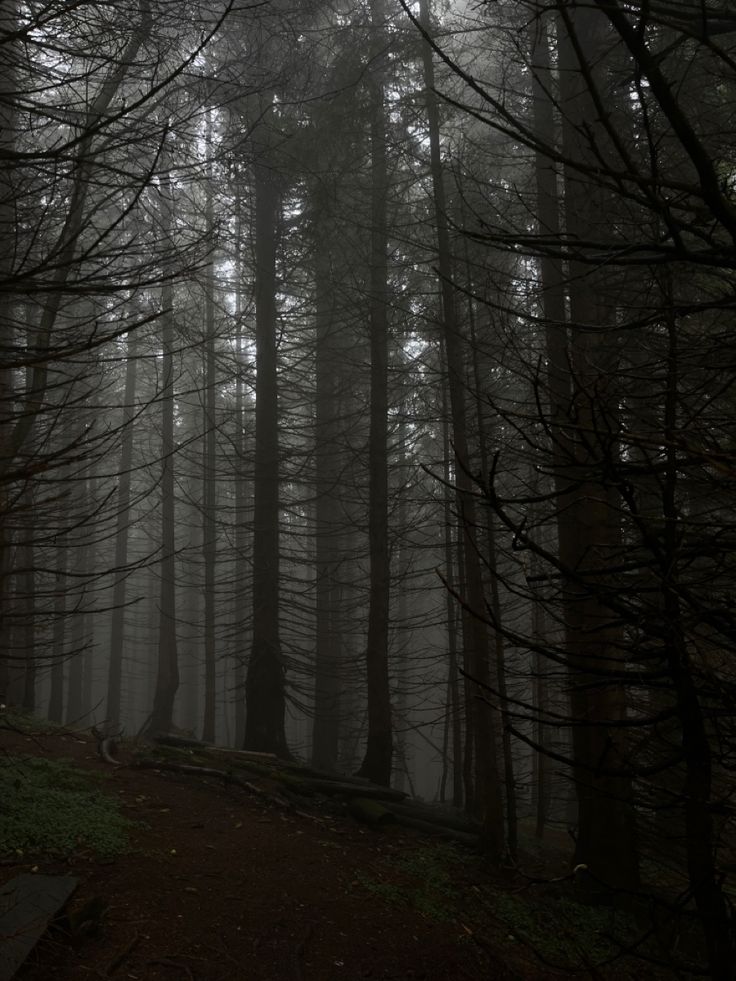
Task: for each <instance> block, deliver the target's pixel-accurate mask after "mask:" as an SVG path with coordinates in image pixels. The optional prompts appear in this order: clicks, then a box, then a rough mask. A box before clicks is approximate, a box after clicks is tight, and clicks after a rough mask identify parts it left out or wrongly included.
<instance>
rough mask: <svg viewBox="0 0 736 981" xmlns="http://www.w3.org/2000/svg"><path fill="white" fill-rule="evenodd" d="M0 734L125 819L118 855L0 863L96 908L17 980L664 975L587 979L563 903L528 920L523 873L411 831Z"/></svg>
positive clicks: (619, 969) (81, 748) (22, 735)
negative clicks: (92, 783)
mask: <svg viewBox="0 0 736 981" xmlns="http://www.w3.org/2000/svg"><path fill="white" fill-rule="evenodd" d="M0 737H1V738H0V747H2V749H3V751H4V753H5V755H6V759H7V760H10V759H14V758H15V759H17V758H18V757H21V756H28V757H42V758H44V759H46V760H52V761H53V760H60V759H65V760H69V761H72V762H73V764H74V765H75V766H77V767H80V768H83V769H84V770H85V771H89V772H90V773H98V774H101V775H102V776H101V777H100V778H99V779H98V778H95V779H96V782H97V783H98V784H99V785H100V787H101V788H102V792H103V793H104V794H105V795H109V796H111V797H112V798H114V800H115V801H116V802H117V805H118V808H119V810H120V812H121V813H122V814H123V815H124V816H125V817H126V818H128V819H129V820H130V821H131V822H132V825H131V827H130V831H129V847H128V848H127V850H126V852H125V853H124V854H120V855H118V856H117V857H109V856H108V857H104V858H100V857H99V855H98V854H97V853H95V852H94V851H93V850H91V849H90V848H85V847H84V846H82V845H81V844H80V846H79V847H78V848H73V849H71V850H70V852H69V853H68V854H67V855H66V857H65V858H64V859H63V860H61V859H59V858H58V857H57V858H55V859H54V858H49V857H44V856H42V855H34V854H30V853H26V852H23V853H21V850H20V849H19V850H18V853H16V854H15V855H13V856H10V857H7V856H6V857H5V858H4V859H2V865H1V866H0V885H1V884H2V883H3V882H6V881H8V880H10V879H12V878H13V877H14V876H16V875H18V874H19V873H22V872H38V873H52V874H55V873H59V874H64V875H73V876H75V877H77V878H78V880H79V885H78V888H77V891H76V893H75V895H74V897H73V899H72V901H71V905H70V909H71V911H72V913H73V911H74V910H75V909H81V908H84V907H85V906H86V905H87V904H88V903H89V902H90V900H93V904H92V905H93V907H94V903H95V902H96V901H97V900H98V899H99V900H101V903H99V904H98V906H99V907H100V908H102V907H103V906H104V915H102V917H101V918H100V922H99V923H94V924H93V926H95V927H98V926H99V929H91V930H84V931H80V932H79V935H75V932H74V930H73V929H72V930H71V931H66V932H65V931H61V930H56V931H54V930H51V931H49V932H47V933H46V935H45V936H44V937H43V938H42V940H41V941H40V942H39V944H38V945H37V946H36V948H35V950H34V951H33V952H32V953H31V955H30V957H29V959H28V961H27V962H26V964H25V966H24V967H23V968H22V969H21V970H20V971H19V973H18V974H17V975H16V977H17V979H18V981H84V979H92V981H96V979H103V981H108V979H112V981H118V979H119V981H124V979H130V981H138V979H140V981H149V979H150V981H155V979H160V981H180V979H181V981H359V979H371V981H380V979H382V981H399V979H401V981H409V979H411V981H476V979H477V981H480V979H484V981H490V979H493V981H510V979H550V981H552V979H557V978H560V979H562V978H571V977H591V976H594V977H608V978H631V979H641V978H645V977H655V976H661V975H656V974H654V973H650V972H649V970H645V969H643V967H644V966H643V965H642V964H641V963H632V964H631V965H630V966H627V963H626V961H625V960H624V961H621V960H618V961H616V962H615V965H614V966H613V967H612V968H609V969H608V970H606V971H605V973H601V972H599V971H595V972H594V971H593V970H592V968H591V966H590V960H589V959H590V958H591V957H593V956H594V954H595V951H594V953H592V954H591V953H590V952H589V951H587V952H586V950H585V949H583V947H581V946H580V945H579V940H580V936H579V933H580V923H579V922H578V923H574V922H573V923H571V922H570V920H569V917H568V919H567V920H566V919H565V918H564V916H563V915H562V912H563V911H562V906H563V905H564V903H561V904H560V917H559V918H557V917H556V914H554V915H555V919H554V921H550V919H549V917H550V915H551V914H550V912H549V911H550V907H549V906H546V907H545V911H543V913H540V910H539V908H536V909H535V910H534V913H533V914H532V912H531V911H530V910H531V907H530V906H529V901H530V899H529V893H530V892H533V891H534V887H532V886H530V885H529V883H528V881H526V880H523V879H521V878H520V877H519V875H518V873H516V872H513V871H511V870H507V871H506V872H491V871H489V870H487V869H485V868H484V867H483V863H482V861H481V859H480V858H479V856H478V855H477V854H473V853H472V852H470V851H468V850H466V849H462V848H458V847H455V846H451V845H448V844H445V843H438V842H436V841H435V840H433V839H431V838H428V837H426V836H423V835H422V834H421V833H419V832H415V831H413V830H410V829H405V828H401V827H399V826H397V825H391V826H388V827H386V828H384V829H382V830H380V831H378V830H374V829H372V828H369V827H365V826H362V825H361V824H359V823H357V822H356V821H355V820H354V819H353V818H351V817H350V815H349V814H347V813H345V812H340V811H339V810H338V809H336V806H335V805H334V802H333V803H330V804H329V805H328V804H327V803H326V802H320V801H317V800H311V801H309V802H307V803H306V805H305V806H304V807H303V808H302V807H299V808H298V809H294V808H292V809H288V808H284V807H281V806H279V804H278V803H277V802H275V799H274V801H273V802H272V801H271V800H269V788H268V786H267V781H261V785H260V787H259V788H258V789H259V791H260V792H261V793H260V794H259V795H256V794H253V793H249V792H248V790H247V789H246V788H244V787H241V786H237V785H228V786H224V785H223V783H222V781H220V780H217V779H216V778H206V779H202V778H200V777H192V776H188V775H185V774H181V773H167V772H163V771H157V770H153V769H138V768H134V767H132V766H127V765H123V766H116V767H112V766H110V765H109V764H108V763H105V762H103V761H102V760H101V759H100V758H99V756H98V754H97V752H96V743H95V740H94V739H93V738H92V737H91V736H90V735H89V734H84V733H72V732H68V731H67V732H65V731H56V732H38V733H36V732H34V733H28V732H21V731H7V730H5V731H2V733H0ZM120 760H121V762H123V763H126V762H127V761H128V760H127V759H126V753H125V751H124V750H122V751H121V752H120ZM44 765H45V764H44ZM80 841H81V837H80ZM5 844H6V852H7V843H5ZM540 916H543V917H547V919H546V921H545V919H544V918H542V919H541V920H540ZM574 916H575V914H574V913H573V919H574ZM70 922H72V923H73V922H74V920H73V917H71V916H70ZM540 924H541V928H540ZM586 929H587V928H586ZM593 942H594V943H595V942H596V941H593ZM604 959H605V958H604ZM576 964H577V965H578V966H577V967H576V966H575V965H576ZM555 965H559V966H555Z"/></svg>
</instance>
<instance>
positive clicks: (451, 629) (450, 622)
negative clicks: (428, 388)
mask: <svg viewBox="0 0 736 981" xmlns="http://www.w3.org/2000/svg"><path fill="white" fill-rule="evenodd" d="M442 442H443V459H444V474H443V477H444V481H443V482H444V519H445V577H446V580H447V589H446V591H445V604H446V607H445V609H446V616H447V649H448V664H447V690H448V705H449V711H450V712H451V715H450V720H449V721H451V728H452V803H453V805H454V806H455V807H462V806H463V729H462V726H463V719H462V712H461V708H460V684H459V676H460V673H459V671H458V629H457V628H458V616H457V604H456V602H455V599H454V597H453V593H454V592H456V591H457V584H456V582H455V574H454V557H455V556H456V555H457V549H456V548H455V547H454V543H453V540H452V539H453V535H452V529H453V528H454V527H455V521H454V519H453V515H452V491H451V486H452V472H451V461H450V421H449V412H448V405H447V384H446V381H445V380H444V379H443V381H442Z"/></svg>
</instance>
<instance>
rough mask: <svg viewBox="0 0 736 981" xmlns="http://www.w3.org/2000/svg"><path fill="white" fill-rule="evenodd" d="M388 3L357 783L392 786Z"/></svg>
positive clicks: (379, 90) (379, 66)
mask: <svg viewBox="0 0 736 981" xmlns="http://www.w3.org/2000/svg"><path fill="white" fill-rule="evenodd" d="M384 22H385V10H384V4H383V0H372V4H371V27H372V30H373V32H374V40H373V50H374V52H375V57H376V59H377V61H376V62H374V66H373V75H372V77H371V80H370V97H371V108H370V114H371V116H370V127H371V260H370V327H371V335H370V336H371V344H370V350H371V359H370V360H371V386H370V434H369V443H368V470H369V475H368V549H369V555H370V586H369V608H368V644H367V650H366V668H367V677H368V739H367V744H366V750H365V756H364V758H363V763H362V765H361V767H360V770H359V774H360V776H363V777H367V778H368V779H369V780H372V781H373V782H374V783H379V784H386V785H388V784H390V782H391V764H392V758H393V734H392V725H391V696H390V692H389V677H388V623H389V595H390V585H391V575H390V572H391V569H390V563H391V558H390V555H389V549H388V244H387V237H388V231H387V215H386V208H387V195H388V174H387V152H388V151H387V148H386V110H385V107H384V84H383V59H382V49H383V46H384V38H385V33H384V31H385V23H384Z"/></svg>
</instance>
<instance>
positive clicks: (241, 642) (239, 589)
mask: <svg viewBox="0 0 736 981" xmlns="http://www.w3.org/2000/svg"><path fill="white" fill-rule="evenodd" d="M240 207H241V202H240V194H239V193H237V196H236V214H237V222H238V231H237V238H236V248H235V282H236V292H235V440H234V445H235V458H236V462H235V593H234V595H235V617H234V625H233V628H234V629H233V636H234V643H235V651H234V661H235V670H234V673H233V680H234V688H235V745H236V746H242V745H243V743H244V741H245V653H244V651H245V649H246V620H245V617H246V611H247V600H248V591H247V585H246V583H247V576H248V561H247V547H248V535H247V526H246V521H247V509H246V502H247V498H248V492H247V477H246V468H245V448H246V440H245V411H244V410H245V407H244V399H243V388H244V385H243V372H244V368H245V366H244V364H243V315H242V311H243V293H242V291H243V264H242V261H241V254H242V247H243V234H242V217H241V214H240Z"/></svg>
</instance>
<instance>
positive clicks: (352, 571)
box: [0, 0, 736, 979]
mask: <svg viewBox="0 0 736 981" xmlns="http://www.w3.org/2000/svg"><path fill="white" fill-rule="evenodd" d="M735 117H736V13H735V12H734V10H733V9H732V6H731V5H730V4H728V3H727V2H725V0H661V2H658V0H632V2H619V0H591V2H588V3H582V2H577V0H540V2H535V0H515V2H511V0H508V2H507V0H497V2H481V0H478V2H466V0H458V2H454V3H448V2H444V0H436V2H435V4H434V7H433V8H432V9H430V4H429V0H420V2H419V3H414V2H411V3H410V2H406V3H405V2H404V0H331V2H321V0H305V2H300V3H297V2H295V0H292V2H291V3H289V2H287V0H268V2H255V3H251V4H247V3H246V4H239V3H238V2H237V0H233V2H232V3H228V4H219V3H212V4H201V3H197V2H193V3H181V2H178V0H177V2H171V0H137V2H133V0H122V2H120V3H116V4H114V5H110V4H108V3H105V2H102V0H71V2H42V0H39V2H35V0H28V2H21V0H4V2H3V3H2V6H0V617H1V628H2V629H1V632H0V645H1V649H0V700H1V701H2V702H3V703H4V704H5V705H7V706H16V707H20V708H22V709H25V710H27V711H28V712H33V713H36V714H38V715H40V716H45V717H47V718H48V719H50V720H51V721H53V722H59V723H65V724H67V725H75V726H89V725H92V724H95V725H96V726H97V727H98V728H100V729H104V730H105V731H107V732H109V733H111V734H115V733H119V732H120V731H121V730H123V731H124V732H125V733H126V734H128V735H135V734H137V733H143V734H144V735H161V734H165V733H179V734H180V735H182V734H187V735H194V736H196V737H197V738H198V739H199V738H201V739H202V740H204V741H205V742H208V743H219V744H222V745H228V746H234V747H239V748H245V749H248V750H252V751H255V752H263V753H275V754H276V755H278V756H280V757H283V758H289V757H294V758H297V759H300V760H306V761H308V762H310V763H311V764H312V765H313V766H315V767H318V768H320V769H322V770H324V771H333V772H339V773H344V774H353V773H356V772H357V773H359V774H360V775H361V776H363V777H366V778H368V779H370V780H371V781H373V782H374V783H377V784H385V785H389V784H390V785H392V786H394V787H396V788H398V789H401V790H406V791H407V792H408V793H409V794H410V795H411V796H413V797H421V798H423V799H424V800H426V801H428V802H440V803H443V804H447V805H453V806H454V807H455V808H457V809H463V810H465V811H466V812H467V814H468V815H469V816H470V817H472V818H473V819H474V820H475V821H476V822H477V826H478V829H479V833H480V839H481V842H482V849H483V852H484V854H485V857H486V860H487V861H488V862H490V863H496V864H498V863H502V862H516V861H517V857H518V844H519V837H520V829H521V828H525V829H526V833H528V834H529V835H536V836H538V837H539V838H540V839H542V838H543V835H544V832H545V828H546V829H550V828H553V829H562V830H563V831H565V830H566V829H569V832H570V853H571V867H572V866H575V867H578V877H579V878H580V876H583V877H584V880H585V881H584V889H585V891H586V894H587V895H588V898H589V899H590V901H591V902H609V901H613V902H621V903H624V904H625V903H627V902H630V901H633V899H634V898H636V897H641V896H649V897H650V898H651V897H653V896H656V897H658V898H657V899H656V902H657V903H659V904H660V906H658V907H657V908H658V909H660V912H661V911H664V913H663V915H665V917H667V916H672V915H675V914H677V915H678V916H680V915H682V916H684V917H688V918H689V919H688V923H689V924H690V926H689V927H688V929H690V930H691V931H694V932H695V933H696V934H697V936H698V937H699V939H698V940H697V941H694V942H693V944H691V946H690V947H689V948H688V949H685V950H684V951H682V952H680V953H682V956H683V957H684V958H685V959H686V960H687V958H690V960H689V961H688V964H689V967H690V968H692V966H693V963H695V962H697V963H698V964H699V965H700V967H701V968H702V969H703V970H704V971H706V972H707V973H708V974H709V976H712V977H715V978H723V979H726V978H734V977H735V976H736V940H735V938H734V928H733V921H732V910H731V896H732V894H733V889H734V883H733V879H732V878H731V877H732V875H733V873H734V871H735V870H736V850H735V846H736V839H735V838H734V803H733V792H734V784H733V767H734V763H735V761H736V757H735V755H734V754H735V752H736V744H735V742H734V711H735V707H736V670H735V666H734V664H732V658H734V656H735V654H736V651H735V649H734V648H735V645H736V614H735V612H734V589H735V588H736V566H735V565H734V561H735V560H734V554H735V549H736V524H735V522H734V489H735V488H736V391H735V390H734V383H735V382H736V337H735V336H734V307H735V306H736V278H735V267H736V148H735V144H734V132H735V131H736V118H735ZM735 663H736V662H735ZM652 902H654V900H652ZM680 953H678V952H677V951H676V950H675V951H673V953H672V958H673V965H674V966H676V962H677V958H678V957H679V956H680ZM686 966H687V965H686Z"/></svg>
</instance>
